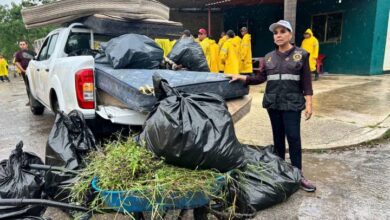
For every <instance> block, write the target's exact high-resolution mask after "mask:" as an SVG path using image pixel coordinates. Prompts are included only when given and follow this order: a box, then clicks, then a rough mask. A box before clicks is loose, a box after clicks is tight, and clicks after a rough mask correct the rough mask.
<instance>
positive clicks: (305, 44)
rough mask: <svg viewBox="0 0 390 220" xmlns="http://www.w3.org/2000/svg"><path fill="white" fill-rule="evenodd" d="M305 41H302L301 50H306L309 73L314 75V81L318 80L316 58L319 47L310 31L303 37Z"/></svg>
mask: <svg viewBox="0 0 390 220" xmlns="http://www.w3.org/2000/svg"><path fill="white" fill-rule="evenodd" d="M303 36H304V37H305V39H303V41H302V44H301V48H302V49H304V50H306V51H307V52H308V53H309V54H310V57H309V65H310V71H311V72H312V73H314V74H315V77H314V80H318V79H319V74H318V72H317V58H318V53H319V50H320V45H319V43H318V40H317V38H316V37H314V35H313V31H311V29H310V28H309V29H307V30H306V31H305V33H304V35H303Z"/></svg>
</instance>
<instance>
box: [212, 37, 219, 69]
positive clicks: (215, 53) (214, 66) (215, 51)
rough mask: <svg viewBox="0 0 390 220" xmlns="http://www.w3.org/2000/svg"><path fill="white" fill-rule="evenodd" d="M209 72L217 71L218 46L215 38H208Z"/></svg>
mask: <svg viewBox="0 0 390 220" xmlns="http://www.w3.org/2000/svg"><path fill="white" fill-rule="evenodd" d="M210 55H211V56H210V59H211V60H210V72H213V73H218V72H219V66H218V65H219V62H220V60H219V46H218V44H217V43H216V42H215V40H210Z"/></svg>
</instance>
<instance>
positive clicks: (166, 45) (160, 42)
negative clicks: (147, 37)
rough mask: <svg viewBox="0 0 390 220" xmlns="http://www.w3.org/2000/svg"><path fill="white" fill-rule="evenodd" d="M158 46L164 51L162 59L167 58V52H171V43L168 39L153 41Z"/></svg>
mask: <svg viewBox="0 0 390 220" xmlns="http://www.w3.org/2000/svg"><path fill="white" fill-rule="evenodd" d="M154 41H155V42H156V43H157V45H158V46H160V47H161V49H163V51H164V57H166V56H168V54H169V52H171V50H172V43H171V41H170V40H169V39H155V40H154Z"/></svg>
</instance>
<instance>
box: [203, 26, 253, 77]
mask: <svg viewBox="0 0 390 220" xmlns="http://www.w3.org/2000/svg"><path fill="white" fill-rule="evenodd" d="M240 32H241V35H242V38H240V37H239V36H237V35H236V34H235V33H234V31H232V30H229V31H227V32H226V33H225V32H222V34H221V38H220V39H219V41H218V44H217V43H216V42H215V41H214V40H211V39H210V38H208V35H207V31H206V30H205V29H203V28H201V29H199V33H198V38H197V41H198V42H199V44H200V46H201V47H202V49H203V52H204V54H205V56H206V60H207V62H208V64H209V67H210V71H211V72H215V73H218V72H221V73H226V74H251V73H253V66H252V46H251V35H250V34H249V33H248V28H246V27H242V28H241V30H240Z"/></svg>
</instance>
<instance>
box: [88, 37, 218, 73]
mask: <svg viewBox="0 0 390 220" xmlns="http://www.w3.org/2000/svg"><path fill="white" fill-rule="evenodd" d="M101 48H102V52H101V54H99V55H97V56H96V57H95V60H96V62H97V63H103V64H108V65H111V66H112V67H113V68H114V69H159V68H165V67H166V66H164V65H163V63H164V62H163V61H164V51H163V50H162V49H161V48H160V47H159V46H158V45H157V43H156V42H155V41H154V40H152V39H151V38H149V37H147V36H145V35H139V34H125V35H122V36H119V37H116V38H113V39H111V40H110V41H108V42H107V43H102V44H101ZM167 57H168V58H169V60H170V61H172V62H174V63H175V64H176V65H180V66H182V67H183V68H185V69H187V70H190V71H199V72H209V71H210V69H209V67H208V64H207V60H206V57H205V55H204V53H203V50H202V48H201V47H200V45H199V44H198V43H197V42H195V40H194V39H193V38H184V39H180V40H178V41H177V42H176V44H175V45H174V47H173V49H172V51H171V52H170V53H169V54H168V56H167Z"/></svg>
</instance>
